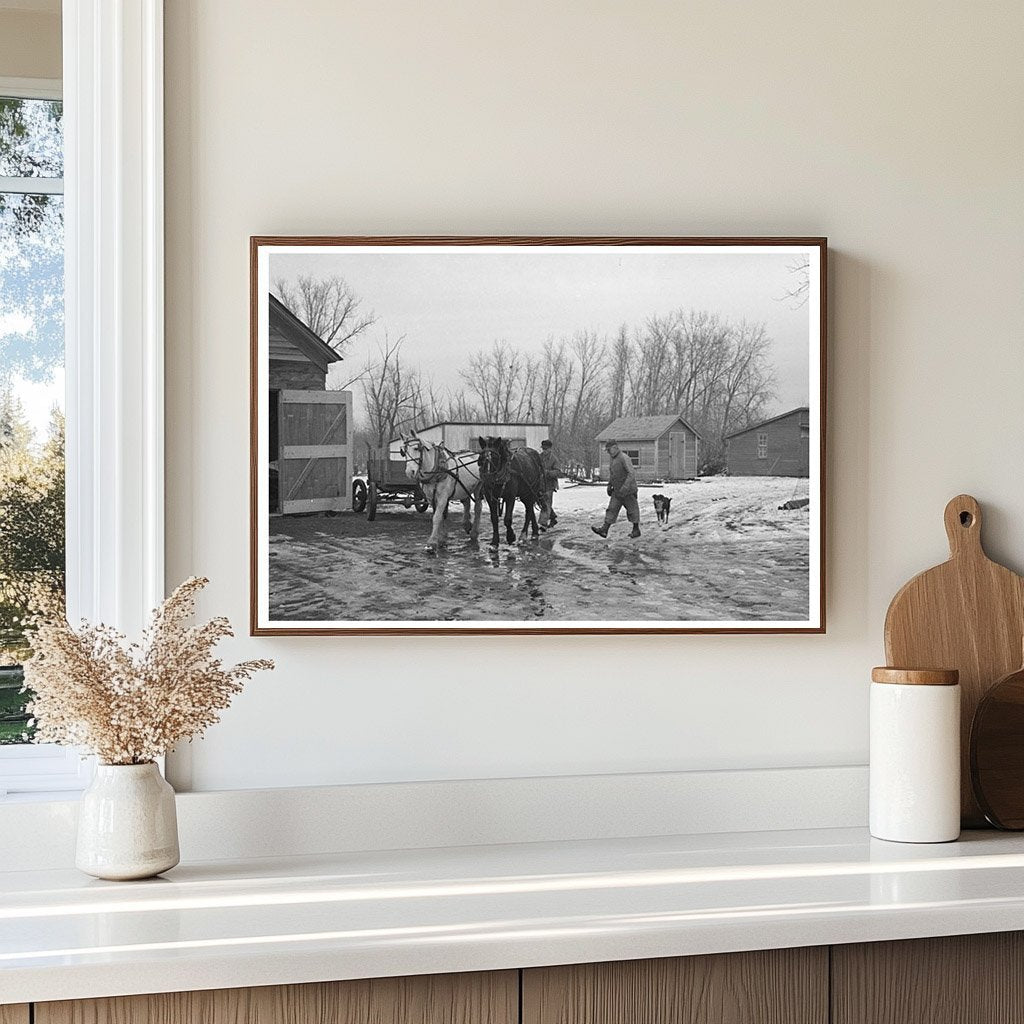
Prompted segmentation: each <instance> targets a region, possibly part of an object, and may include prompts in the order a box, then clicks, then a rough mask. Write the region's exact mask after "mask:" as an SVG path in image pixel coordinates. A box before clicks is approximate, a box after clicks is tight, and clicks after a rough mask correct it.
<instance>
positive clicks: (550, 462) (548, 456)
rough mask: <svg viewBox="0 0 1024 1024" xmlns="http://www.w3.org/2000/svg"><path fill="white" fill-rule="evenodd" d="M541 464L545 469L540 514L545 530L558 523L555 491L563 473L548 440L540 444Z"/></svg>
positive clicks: (542, 526) (541, 524)
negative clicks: (542, 504)
mask: <svg viewBox="0 0 1024 1024" xmlns="http://www.w3.org/2000/svg"><path fill="white" fill-rule="evenodd" d="M540 464H541V465H542V466H543V467H544V508H543V510H542V511H541V514H540V528H541V529H542V530H544V529H547V527H549V526H554V525H556V524H557V522H558V517H557V516H556V515H555V491H557V490H558V477H559V476H560V474H561V472H562V467H561V466H559V465H558V459H556V458H555V452H554V449H553V447H552V445H551V442H550V441H549V440H548V439H547V438H545V439H544V440H543V441H541V443H540Z"/></svg>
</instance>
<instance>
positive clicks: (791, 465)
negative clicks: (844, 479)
mask: <svg viewBox="0 0 1024 1024" xmlns="http://www.w3.org/2000/svg"><path fill="white" fill-rule="evenodd" d="M810 437H811V421H810V408H809V407H808V406H806V405H802V406H800V407H799V408H798V409H790V411H789V412H784V413H781V414H780V415H778V416H773V417H772V418H771V419H769V420H764V421H762V422H761V423H755V424H754V425H753V426H751V427H745V428H744V429H743V430H737V431H734V432H733V433H731V434H729V435H728V436H727V437H726V451H725V459H726V466H727V467H728V471H729V474H730V475H731V476H810Z"/></svg>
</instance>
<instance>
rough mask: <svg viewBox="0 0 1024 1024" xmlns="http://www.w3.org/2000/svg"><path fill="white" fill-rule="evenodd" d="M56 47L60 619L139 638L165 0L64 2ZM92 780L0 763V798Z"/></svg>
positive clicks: (157, 442)
mask: <svg viewBox="0 0 1024 1024" xmlns="http://www.w3.org/2000/svg"><path fill="white" fill-rule="evenodd" d="M63 47H64V66H63V72H64V78H63V83H56V84H55V83H53V82H43V81H39V82H37V83H36V84H37V85H38V86H39V87H40V88H45V89H49V90H50V93H49V95H48V96H40V97H39V98H51V99H52V98H55V96H58V97H59V96H60V95H61V93H62V94H63V100H64V183H65V187H64V196H65V199H64V231H65V283H64V290H65V318H64V320H65V356H64V359H65V368H66V374H65V376H66V380H67V401H66V410H65V417H66V427H67V443H66V495H67V605H68V617H69V619H70V620H71V621H75V620H77V619H79V618H83V617H84V618H88V619H90V620H93V621H101V622H106V623H109V624H111V625H116V626H117V627H118V628H119V629H121V630H123V631H124V632H126V633H128V634H130V635H137V634H138V633H139V632H140V631H141V629H142V626H143V623H144V622H145V619H146V616H147V614H148V612H149V610H150V609H151V608H153V607H154V606H155V605H156V604H157V603H159V601H160V600H161V599H162V598H163V596H164V508H163V500H164V483H163V481H164V394H163V384H164V375H163V364H164V339H163V329H164V324H163V321H164V307H163V294H164V285H163V273H164V253H163V242H164V237H163V0H64V2H63ZM5 81H6V82H7V83H11V82H12V80H10V79H7V80H5ZM19 81H21V83H22V88H29V87H30V86H29V85H28V84H26V80H19ZM28 81H29V82H31V81H32V80H28ZM12 87H13V86H12ZM7 94H8V95H14V93H7ZM91 774H92V764H91V762H89V761H83V760H82V759H81V758H80V757H79V756H78V754H77V752H75V751H68V750H62V749H61V748H59V747H46V746H36V747H26V746H17V747H9V748H7V750H6V752H4V753H2V754H0V794H2V792H3V790H7V791H8V792H11V793H24V792H35V793H54V792H66V791H68V790H73V789H81V788H82V787H83V786H85V785H86V784H87V783H88V780H89V778H90V777H91Z"/></svg>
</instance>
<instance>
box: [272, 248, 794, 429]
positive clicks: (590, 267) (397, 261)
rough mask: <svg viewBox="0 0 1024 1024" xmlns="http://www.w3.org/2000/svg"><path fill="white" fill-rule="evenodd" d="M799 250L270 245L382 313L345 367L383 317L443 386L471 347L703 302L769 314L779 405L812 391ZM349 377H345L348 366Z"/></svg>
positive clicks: (530, 344) (276, 267) (737, 314)
mask: <svg viewBox="0 0 1024 1024" xmlns="http://www.w3.org/2000/svg"><path fill="white" fill-rule="evenodd" d="M793 261H794V255H793V254H792V253H779V252H767V253H765V252H761V253H738V252H735V251H733V252H725V253H698V252H693V251H691V250H687V249H660V250H654V251H650V250H648V251H645V252H639V253H635V252H630V253H621V252H614V253H612V254H611V255H608V254H606V253H594V252H585V251H583V252H581V251H579V250H576V251H571V252H566V251H564V250H561V251H556V250H550V249H545V248H544V247H540V246H538V247H532V248H529V249H524V250H518V251H514V252H503V253H484V252H480V251H475V252H457V253H451V252H440V253H439V252H437V251H434V252H427V253H410V252H408V251H403V250H401V249H392V250H390V251H388V252H386V253H381V254H375V253H364V252H359V253H355V252H344V251H342V252H337V251H335V252H331V253H327V254H305V253H302V254H297V253H296V254H292V253H279V252H274V251H273V250H271V254H270V279H271V281H272V282H276V281H278V280H284V281H292V280H294V279H295V278H296V277H297V276H298V275H300V274H312V275H315V276H321V275H322V276H327V275H331V274H340V275H341V276H342V277H343V278H344V279H345V280H346V281H347V282H348V284H349V286H350V287H351V288H352V290H353V291H354V292H355V294H356V295H358V296H360V297H361V298H362V300H363V307H362V308H363V310H372V311H373V312H374V313H375V314H376V315H377V317H378V321H377V323H376V324H375V325H374V326H373V327H372V328H370V331H369V332H368V334H367V335H366V336H364V337H363V339H361V340H360V341H358V342H357V343H356V344H355V345H354V347H353V348H352V349H351V350H350V351H349V352H348V353H347V355H346V359H345V364H344V366H343V367H339V369H340V370H341V372H342V373H343V374H346V375H347V377H351V376H352V375H353V374H354V372H355V370H357V369H358V368H361V367H362V365H363V364H364V362H365V361H366V357H367V355H368V354H369V353H370V352H372V351H373V350H375V347H376V343H377V341H378V340H379V339H381V338H382V337H383V332H384V329H385V328H386V329H387V331H388V333H389V335H390V337H391V339H392V340H395V339H396V338H398V337H400V336H402V335H405V336H406V341H405V343H404V345H403V349H402V351H403V353H404V355H405V358H406V359H407V360H408V361H409V362H410V363H411V364H413V365H415V366H418V367H419V368H420V369H421V370H423V371H424V372H426V373H428V374H430V375H431V376H432V377H433V379H434V381H435V382H436V383H437V384H439V385H441V386H452V387H456V388H457V387H460V386H461V382H460V380H459V376H458V373H459V369H460V368H462V367H463V366H465V364H466V357H467V356H468V354H469V353H471V352H474V351H476V350H477V349H480V348H484V347H489V346H490V344H491V342H492V341H494V340H495V339H499V338H500V339H505V340H507V341H509V342H511V343H512V344H513V345H515V346H516V347H517V348H518V349H520V350H521V351H523V352H527V353H537V352H539V351H540V350H541V348H542V346H543V344H544V342H545V340H546V339H547V338H549V337H552V336H553V337H555V338H558V337H562V336H566V337H568V336H571V335H572V334H573V333H574V332H576V331H580V330H593V331H597V332H598V333H599V334H602V335H607V336H609V337H611V336H614V334H615V333H616V332H617V331H618V328H619V326H620V325H621V324H623V323H625V324H628V325H630V327H633V326H636V325H641V324H642V323H643V321H644V319H645V318H646V317H648V316H651V315H662V314H665V313H668V312H670V311H672V310H674V309H678V308H684V309H696V310H707V311H709V312H712V313H717V314H719V315H721V316H723V317H728V318H729V319H732V320H740V319H743V318H746V319H747V320H750V321H755V322H763V323H765V325H766V326H767V330H768V334H769V336H770V337H771V339H772V358H773V360H774V363H775V369H776V374H777V377H778V402H777V403H776V406H777V408H776V409H775V410H773V411H780V410H782V409H787V408H790V407H792V406H797V405H803V404H806V403H807V400H808V395H809V391H810V388H809V359H808V341H809V333H810V332H809V313H808V308H807V307H806V306H801V307H800V308H797V309H794V308H793V303H792V301H791V300H787V299H785V294H786V291H787V290H788V289H790V288H792V287H793V286H794V284H795V282H796V278H795V275H794V274H793V273H791V272H790V270H789V269H788V268H789V267H790V266H791V265H792V263H793ZM346 379H347V378H346Z"/></svg>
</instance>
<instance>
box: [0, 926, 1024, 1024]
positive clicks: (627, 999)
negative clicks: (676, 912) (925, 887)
mask: <svg viewBox="0 0 1024 1024" xmlns="http://www.w3.org/2000/svg"><path fill="white" fill-rule="evenodd" d="M30 1020H32V1021H33V1022H34V1024H1024V933H1018V932H1008V933H1003V934H993V935H962V936H955V937H952V938H938V939H913V940H909V941H905V942H873V943H863V944H859V945H849V946H832V947H831V948H830V947H826V946H819V947H815V948H809V949H772V950H763V951H760V952H751V953H720V954H715V955H712V956H690V957H675V958H669V959H660V960H628V961H623V962H619V963H603V964H579V965H570V966H565V967H538V968H532V969H530V970H524V971H493V972H489V973H475V974H439V975H430V976H424V977H411V978H377V979H373V980H369V981H340V982H329V983H323V984H314V985H278V986H272V987H267V988H248V989H244V988H243V989H224V990H220V991H213V992H178V993H170V994H166V995H151V996H122V997H118V998H112V999H85V1000H79V1001H74V1002H54V1003H36V1005H35V1008H34V1016H32V1015H30V1011H29V1007H27V1006H7V1007H3V1006H0V1024H29V1021H30Z"/></svg>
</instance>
